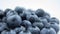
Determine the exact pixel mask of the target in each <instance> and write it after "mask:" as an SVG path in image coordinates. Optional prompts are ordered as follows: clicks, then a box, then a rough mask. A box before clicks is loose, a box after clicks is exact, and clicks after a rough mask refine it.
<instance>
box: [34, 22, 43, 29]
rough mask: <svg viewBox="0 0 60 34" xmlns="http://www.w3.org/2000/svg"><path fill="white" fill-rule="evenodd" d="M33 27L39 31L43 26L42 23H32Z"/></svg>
mask: <svg viewBox="0 0 60 34" xmlns="http://www.w3.org/2000/svg"><path fill="white" fill-rule="evenodd" d="M33 25H35V26H37V27H39V29H42V28H43V27H44V24H43V23H42V22H34V23H33Z"/></svg>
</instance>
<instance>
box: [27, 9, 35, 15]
mask: <svg viewBox="0 0 60 34" xmlns="http://www.w3.org/2000/svg"><path fill="white" fill-rule="evenodd" d="M27 11H28V12H29V13H31V15H35V11H33V10H31V9H28V10H27Z"/></svg>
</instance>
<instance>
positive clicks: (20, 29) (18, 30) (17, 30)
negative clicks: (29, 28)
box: [14, 26, 25, 33]
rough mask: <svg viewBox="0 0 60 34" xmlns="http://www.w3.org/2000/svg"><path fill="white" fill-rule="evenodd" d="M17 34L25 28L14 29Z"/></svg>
mask: <svg viewBox="0 0 60 34" xmlns="http://www.w3.org/2000/svg"><path fill="white" fill-rule="evenodd" d="M14 30H15V31H16V32H17V33H19V32H21V31H24V30H25V27H23V26H21V27H16V28H15V29H14Z"/></svg>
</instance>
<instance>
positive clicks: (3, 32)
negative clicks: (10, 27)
mask: <svg viewBox="0 0 60 34" xmlns="http://www.w3.org/2000/svg"><path fill="white" fill-rule="evenodd" d="M1 34H9V32H8V31H6V30H4V31H2V32H1Z"/></svg>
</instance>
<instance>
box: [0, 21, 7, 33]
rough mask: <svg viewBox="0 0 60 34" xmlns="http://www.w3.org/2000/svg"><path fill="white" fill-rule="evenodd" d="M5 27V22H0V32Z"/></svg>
mask: <svg viewBox="0 0 60 34" xmlns="http://www.w3.org/2000/svg"><path fill="white" fill-rule="evenodd" d="M6 28H7V24H6V23H3V22H0V32H1V31H3V30H4V29H6Z"/></svg>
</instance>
